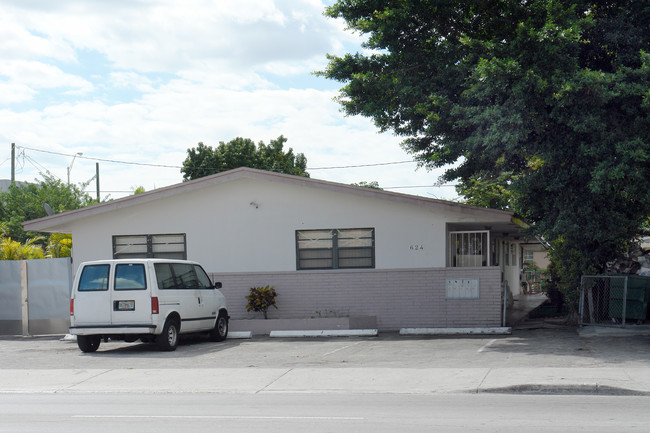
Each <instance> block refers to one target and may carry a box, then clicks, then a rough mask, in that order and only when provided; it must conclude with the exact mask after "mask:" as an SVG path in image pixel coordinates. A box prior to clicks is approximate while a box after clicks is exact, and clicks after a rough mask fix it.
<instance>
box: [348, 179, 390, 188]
mask: <svg viewBox="0 0 650 433" xmlns="http://www.w3.org/2000/svg"><path fill="white" fill-rule="evenodd" d="M351 185H353V186H362V187H364V188H370V189H380V190H383V188H381V187H380V186H379V182H377V181H376V180H373V181H370V182H367V181H365V180H362V181H361V182H355V183H352V184H351Z"/></svg>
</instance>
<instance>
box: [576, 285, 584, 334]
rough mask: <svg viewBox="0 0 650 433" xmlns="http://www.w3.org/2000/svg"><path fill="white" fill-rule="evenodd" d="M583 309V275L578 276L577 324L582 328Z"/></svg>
mask: <svg viewBox="0 0 650 433" xmlns="http://www.w3.org/2000/svg"><path fill="white" fill-rule="evenodd" d="M584 311H585V276H584V275H583V276H581V277H580V301H579V302H578V317H579V318H580V319H579V320H578V324H579V325H580V327H581V328H582V325H583V324H584V323H583V322H584V321H583V313H584Z"/></svg>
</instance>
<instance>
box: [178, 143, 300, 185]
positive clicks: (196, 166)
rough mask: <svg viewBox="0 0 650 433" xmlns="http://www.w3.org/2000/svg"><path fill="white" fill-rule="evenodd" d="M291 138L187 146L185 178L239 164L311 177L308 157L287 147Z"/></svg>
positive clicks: (219, 170)
mask: <svg viewBox="0 0 650 433" xmlns="http://www.w3.org/2000/svg"><path fill="white" fill-rule="evenodd" d="M286 142H287V139H286V138H285V137H283V136H282V135H281V136H279V137H278V138H276V139H275V140H271V141H270V142H269V144H268V145H267V144H264V142H263V141H260V143H259V144H258V145H256V144H255V143H254V142H253V141H252V140H250V139H248V138H241V137H237V138H235V139H234V140H230V141H229V142H228V143H224V142H220V143H219V146H217V148H216V149H215V148H213V147H211V146H206V145H204V144H203V143H199V144H198V146H197V147H193V148H191V149H188V150H187V158H185V161H183V168H181V172H182V173H183V179H184V180H192V179H197V178H199V177H203V176H208V175H210V174H214V173H218V172H221V171H226V170H232V169H234V168H238V167H250V168H257V169H260V170H268V171H275V172H279V173H286V174H293V175H296V176H305V177H309V173H307V171H306V169H307V158H305V155H303V154H302V153H299V154H297V155H295V154H294V153H293V149H292V148H289V150H287V151H286V152H285V151H284V144H285V143H286Z"/></svg>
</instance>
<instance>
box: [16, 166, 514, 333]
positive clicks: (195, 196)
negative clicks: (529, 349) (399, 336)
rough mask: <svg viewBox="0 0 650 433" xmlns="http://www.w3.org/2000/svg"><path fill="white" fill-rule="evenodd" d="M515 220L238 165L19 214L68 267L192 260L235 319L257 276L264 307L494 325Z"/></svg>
mask: <svg viewBox="0 0 650 433" xmlns="http://www.w3.org/2000/svg"><path fill="white" fill-rule="evenodd" d="M514 221H516V218H515V217H514V215H513V214H512V213H511V212H506V211H500V210H493V209H485V208H479V207H473V206H467V205H463V204H459V203H455V202H449V201H443V200H436V199H431V198H424V197H419V196H411V195H406V194H398V193H394V192H388V191H382V190H377V189H371V188H365V187H357V186H350V185H344V184H340V183H334V182H328V181H322V180H316V179H310V178H305V177H297V176H290V175H285V174H278V173H273V172H267V171H260V170H254V169H250V168H238V169H235V170H231V171H227V172H223V173H218V174H215V175H211V176H207V177H203V178H200V179H196V180H193V181H189V182H183V183H180V184H176V185H172V186H168V187H165V188H160V189H157V190H154V191H150V192H145V193H142V194H137V195H133V196H129V197H125V198H121V199H118V200H113V201H109V202H105V203H100V204H97V205H94V206H90V207H87V208H83V209H78V210H73V211H69V212H64V213H61V214H56V215H52V216H48V217H45V218H41V219H37V220H32V221H28V222H25V223H24V227H25V229H26V230H29V231H41V232H57V233H71V234H72V238H73V243H74V249H73V264H74V266H75V267H76V266H78V265H79V263H81V262H82V261H88V260H96V259H106V258H129V257H163V258H180V259H189V260H195V261H197V262H200V263H201V264H202V265H203V266H204V268H205V269H206V271H208V273H209V274H210V275H211V277H212V278H213V279H214V280H215V281H221V282H222V283H223V290H222V291H223V292H224V294H225V295H226V297H227V299H228V303H229V306H230V315H231V317H232V319H235V320H243V319H248V318H256V317H258V315H259V313H253V312H247V311H246V308H245V307H246V300H245V296H246V295H247V294H248V292H249V290H250V288H251V287H259V286H266V285H270V286H273V287H275V289H276V291H277V293H278V297H277V307H278V308H277V310H271V311H269V317H270V318H284V319H304V318H310V317H349V318H350V322H351V323H361V322H363V323H365V324H368V323H372V324H375V325H376V327H377V328H379V329H380V330H396V329H399V328H402V327H498V326H501V325H502V312H503V308H502V306H503V301H502V299H503V287H504V281H507V282H508V287H509V289H510V291H511V292H512V293H513V294H518V293H520V279H521V267H522V266H521V265H522V257H521V254H522V250H521V247H520V244H522V243H523V242H524V239H523V237H522V236H521V235H520V234H519V226H518V225H517V224H516V223H515V222H514ZM358 318H361V319H363V320H361V322H359V321H357V322H355V319H358ZM350 326H354V325H353V324H352V325H350Z"/></svg>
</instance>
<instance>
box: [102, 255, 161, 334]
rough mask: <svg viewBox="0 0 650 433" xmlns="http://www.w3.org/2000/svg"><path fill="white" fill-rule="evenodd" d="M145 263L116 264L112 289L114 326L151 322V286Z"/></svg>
mask: <svg viewBox="0 0 650 433" xmlns="http://www.w3.org/2000/svg"><path fill="white" fill-rule="evenodd" d="M149 284H150V283H149V280H148V278H147V270H146V265H145V264H144V263H118V264H116V265H115V270H114V278H113V284H112V290H111V302H110V309H111V323H112V326H113V327H119V326H120V325H122V326H127V325H128V326H130V327H132V326H133V325H143V324H144V325H150V324H151V287H149Z"/></svg>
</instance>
